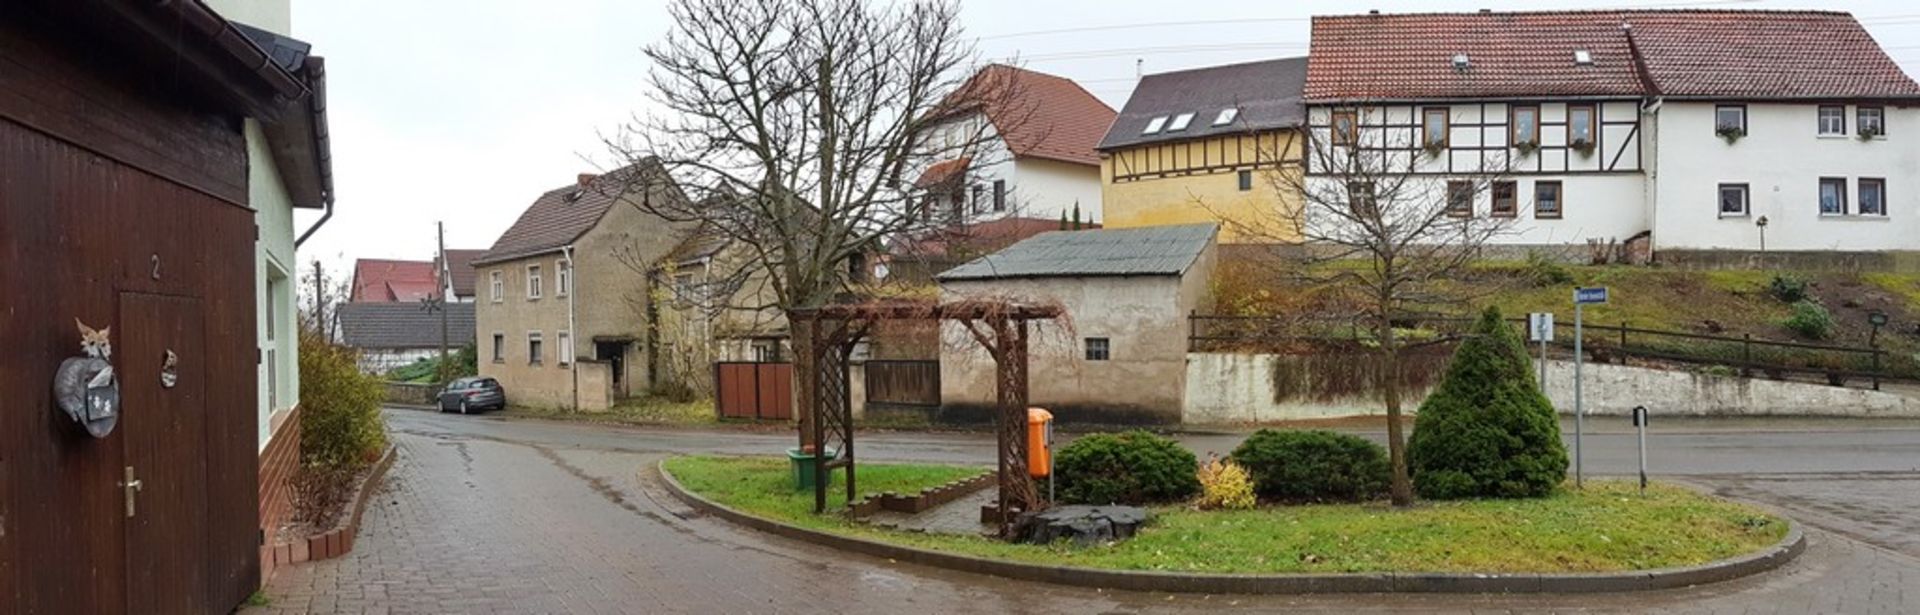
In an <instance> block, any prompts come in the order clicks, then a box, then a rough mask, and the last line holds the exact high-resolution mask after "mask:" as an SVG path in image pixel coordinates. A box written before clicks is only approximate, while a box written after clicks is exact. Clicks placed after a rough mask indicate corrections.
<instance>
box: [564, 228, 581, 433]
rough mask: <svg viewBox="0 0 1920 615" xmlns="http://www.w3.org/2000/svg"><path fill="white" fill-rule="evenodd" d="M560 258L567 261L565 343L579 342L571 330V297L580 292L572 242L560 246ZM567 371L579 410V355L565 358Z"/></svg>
mask: <svg viewBox="0 0 1920 615" xmlns="http://www.w3.org/2000/svg"><path fill="white" fill-rule="evenodd" d="M560 256H561V258H563V259H565V260H566V261H567V345H568V346H574V345H577V344H579V343H580V339H579V335H580V334H579V333H577V332H575V331H574V330H573V322H574V321H573V297H574V295H578V294H580V270H579V269H577V268H575V267H574V266H573V244H567V245H566V246H564V247H561V248H560ZM560 351H561V352H573V348H562V349H561V350H560ZM567 372H568V375H569V376H571V377H572V378H573V410H574V411H575V412H579V411H580V357H579V356H578V355H575V356H573V357H569V358H568V359H567Z"/></svg>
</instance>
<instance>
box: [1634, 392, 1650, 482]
mask: <svg viewBox="0 0 1920 615" xmlns="http://www.w3.org/2000/svg"><path fill="white" fill-rule="evenodd" d="M1633 427H1634V430H1635V431H1638V432H1639V433H1640V495H1646V494H1647V407H1646V406H1634V407H1633Z"/></svg>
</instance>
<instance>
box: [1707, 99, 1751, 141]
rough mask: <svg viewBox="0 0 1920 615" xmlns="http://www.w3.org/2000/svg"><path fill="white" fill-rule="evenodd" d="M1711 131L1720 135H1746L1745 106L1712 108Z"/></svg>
mask: <svg viewBox="0 0 1920 615" xmlns="http://www.w3.org/2000/svg"><path fill="white" fill-rule="evenodd" d="M1713 131H1714V132H1716V133H1720V134H1737V135H1742V136H1744V135H1746V134H1747V106H1746V105H1719V106H1716V107H1714V108H1713Z"/></svg>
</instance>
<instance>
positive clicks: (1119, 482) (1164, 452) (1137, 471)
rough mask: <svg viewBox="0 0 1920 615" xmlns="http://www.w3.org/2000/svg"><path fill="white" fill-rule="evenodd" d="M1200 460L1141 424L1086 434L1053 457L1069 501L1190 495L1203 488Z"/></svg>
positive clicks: (1166, 499)
mask: <svg viewBox="0 0 1920 615" xmlns="http://www.w3.org/2000/svg"><path fill="white" fill-rule="evenodd" d="M1198 466H1199V461H1198V460H1197V459H1195V458H1194V456H1193V452H1191V451H1188V450H1187V449H1186V448H1184V447H1182V446H1180V444H1179V443H1178V442H1174V441H1173V440H1170V439H1167V438H1163V437H1160V436H1156V435H1153V434H1152V433H1149V432H1146V431H1138V430H1136V431H1129V432H1125V433H1117V434H1104V433H1103V434H1091V435H1087V436H1082V437H1081V438H1080V439H1078V440H1074V441H1073V442H1072V443H1070V444H1067V445H1066V446H1064V447H1061V448H1060V450H1059V451H1058V452H1057V453H1055V454H1054V459H1053V470H1054V476H1055V480H1058V481H1059V484H1058V485H1056V487H1057V488H1058V489H1059V494H1058V497H1059V499H1060V501H1062V502H1065V503H1069V504H1147V503H1152V502H1178V501H1181V500H1185V499H1187V498H1190V497H1193V495H1194V494H1195V493H1198V492H1199V491H1200V479H1199V478H1198V477H1196V476H1195V475H1194V470H1195V468H1197V467H1198Z"/></svg>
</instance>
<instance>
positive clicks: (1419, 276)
mask: <svg viewBox="0 0 1920 615" xmlns="http://www.w3.org/2000/svg"><path fill="white" fill-rule="evenodd" d="M1317 112H1318V113H1319V114H1320V115H1318V116H1317V117H1318V118H1319V119H1320V122H1318V124H1319V127H1313V128H1307V129H1304V135H1303V138H1302V139H1301V141H1302V143H1303V147H1302V148H1301V149H1302V151H1301V152H1299V153H1298V154H1297V155H1298V159H1299V160H1300V163H1299V164H1298V165H1289V166H1283V167H1281V168H1280V169H1279V170H1278V171H1276V172H1272V173H1269V174H1267V175H1266V177H1267V178H1268V184H1269V185H1270V187H1271V189H1273V190H1275V191H1277V193H1278V196H1279V197H1280V201H1281V202H1282V203H1294V204H1297V207H1292V208H1283V209H1282V210H1280V211H1276V212H1272V213H1273V214H1275V215H1277V216H1278V219H1277V220H1265V221H1261V223H1253V224H1245V225H1243V227H1242V228H1238V229H1236V230H1239V231H1240V232H1242V233H1243V234H1244V235H1245V236H1252V237H1263V236H1264V238H1266V239H1269V240H1270V241H1271V242H1272V243H1276V244H1295V243H1297V245H1280V246H1279V247H1278V249H1279V250H1280V251H1281V253H1282V254H1283V255H1285V258H1286V260H1289V261H1291V263H1290V265H1291V266H1290V267H1289V268H1288V270H1289V272H1290V275H1293V276H1296V277H1298V278H1299V279H1300V280H1301V281H1303V282H1306V283H1307V284H1311V285H1314V286H1317V287H1320V288H1323V289H1325V290H1327V291H1330V292H1332V293H1334V294H1335V295H1336V296H1337V297H1338V298H1339V299H1341V301H1340V303H1341V304H1342V305H1347V306H1351V307H1352V308H1354V309H1355V312H1354V313H1353V314H1352V317H1353V319H1354V320H1355V321H1356V322H1357V323H1359V324H1361V325H1363V326H1364V327H1365V328H1366V329H1367V331H1368V333H1369V334H1370V335H1371V337H1372V342H1373V344H1372V346H1373V347H1374V349H1375V351H1376V353H1377V354H1378V360H1379V362H1380V369H1379V370H1377V372H1376V373H1377V374H1378V377H1379V381H1378V383H1377V384H1376V386H1377V387H1378V390H1379V391H1380V393H1381V398H1382V399H1381V401H1382V403H1383V404H1384V406H1385V409H1386V415H1387V440H1388V447H1387V448H1388V452H1389V455H1390V457H1391V459H1392V463H1393V482H1392V498H1393V503H1394V505H1396V506H1406V505H1409V504H1411V503H1412V501H1413V486H1412V482H1411V481H1410V480H1409V474H1408V471H1407V458H1406V435H1405V433H1404V429H1403V425H1402V423H1401V404H1402V401H1403V395H1404V393H1403V391H1402V390H1401V389H1402V386H1403V381H1402V374H1401V371H1402V367H1401V364H1402V361H1401V359H1402V352H1403V351H1404V350H1406V348H1407V347H1408V341H1409V340H1407V339H1405V338H1404V337H1403V336H1401V335H1399V334H1398V332H1397V330H1396V325H1399V326H1407V323H1408V322H1409V321H1410V320H1412V319H1414V318H1417V317H1420V316H1425V315H1430V314H1434V313H1436V312H1450V311H1454V310H1457V308H1458V306H1460V305H1462V304H1463V303H1464V302H1466V301H1467V300H1468V299H1471V297H1469V296H1467V294H1468V293H1472V292H1473V291H1472V290H1471V289H1470V288H1468V287H1467V285H1463V284H1459V283H1457V282H1458V280H1459V279H1460V278H1461V277H1463V275H1464V274H1465V273H1467V268H1468V267H1469V266H1470V265H1471V264H1472V262H1473V261H1474V260H1476V259H1478V258H1480V257H1481V254H1482V251H1483V248H1484V247H1485V246H1486V245H1487V244H1488V242H1490V241H1492V240H1494V239H1495V238H1497V237H1499V236H1501V235H1503V234H1505V233H1507V232H1508V231H1509V229H1510V223H1511V221H1512V220H1513V218H1511V217H1503V216H1498V215H1493V212H1492V211H1490V209H1489V208H1490V207H1495V206H1498V207H1516V206H1517V203H1516V202H1515V201H1516V200H1517V195H1514V194H1513V193H1512V188H1511V186H1512V184H1510V183H1505V182H1503V181H1501V180H1502V179H1503V178H1504V176H1505V174H1506V172H1507V170H1508V169H1509V168H1510V162H1509V160H1510V157H1509V155H1508V153H1507V152H1506V151H1493V152H1489V151H1487V150H1480V149H1472V150H1464V149H1463V150H1459V151H1456V150H1451V149H1449V148H1447V147H1446V145H1445V143H1444V142H1436V141H1427V140H1425V139H1424V138H1423V137H1422V136H1421V135H1419V134H1418V133H1417V132H1416V131H1413V130H1411V129H1405V128H1401V129H1398V130H1396V129H1395V128H1391V127H1383V126H1381V125H1380V124H1382V123H1383V122H1380V121H1378V118H1379V117H1380V114H1381V113H1382V110H1381V108H1380V107H1378V106H1365V105H1362V106H1354V107H1350V108H1334V109H1324V110H1318V111H1317ZM1370 118H1371V119H1370ZM1290 155H1291V153H1289V152H1274V153H1273V154H1272V156H1273V158H1272V159H1274V160H1287V159H1289V156H1290ZM1450 157H1451V158H1450ZM1496 188H1498V190H1496ZM1496 192H1498V193H1497V194H1496ZM1488 194H1490V195H1492V197H1493V198H1490V199H1482V198H1480V195H1488ZM1495 201H1498V202H1499V204H1498V205H1496V204H1495V203H1494V202H1495ZM1508 213H1511V212H1510V210H1509V211H1508ZM1274 229H1281V231H1282V233H1283V234H1284V235H1285V236H1274Z"/></svg>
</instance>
